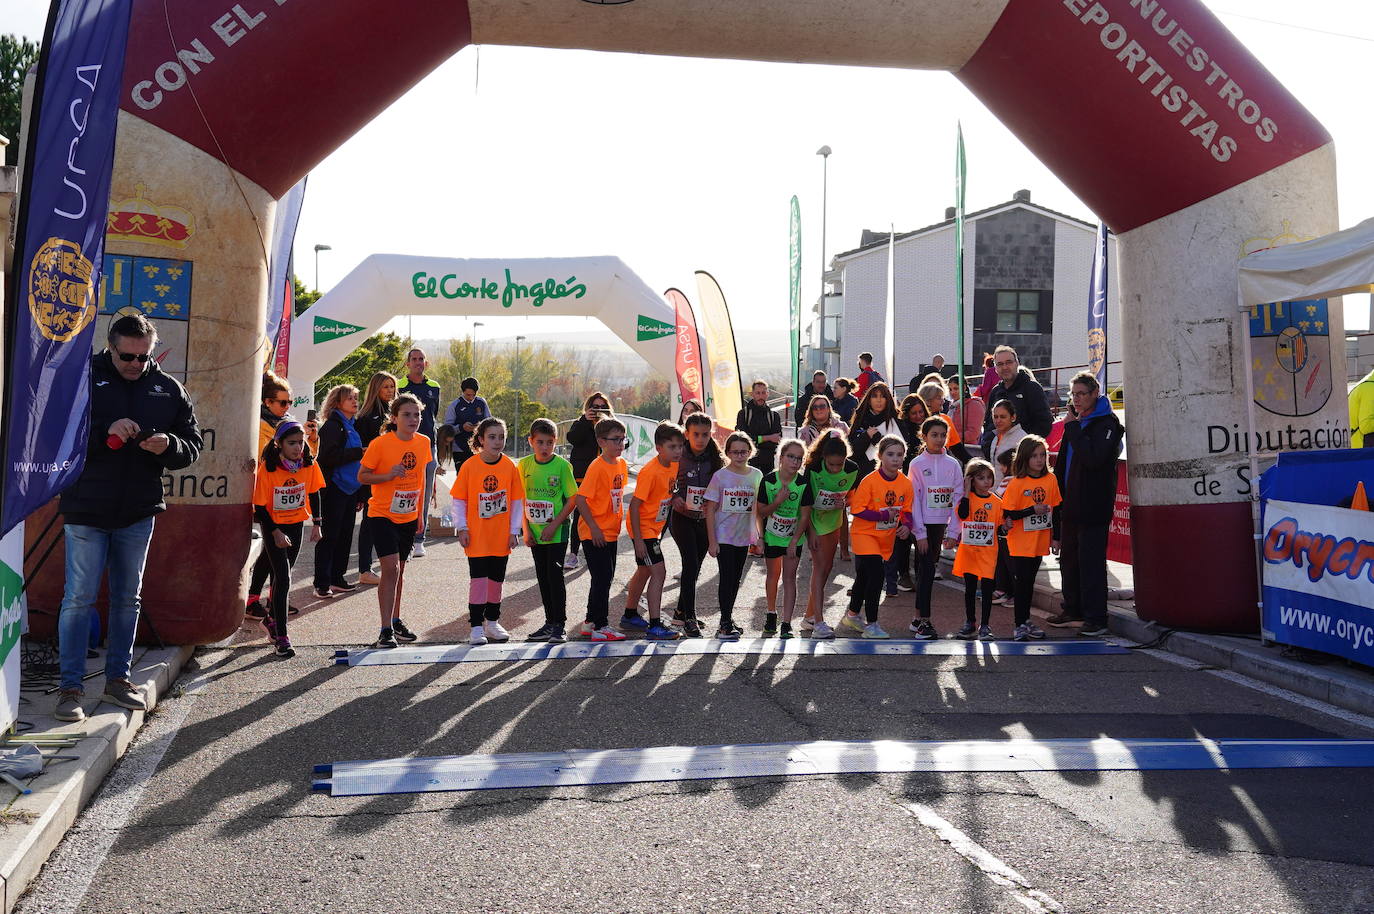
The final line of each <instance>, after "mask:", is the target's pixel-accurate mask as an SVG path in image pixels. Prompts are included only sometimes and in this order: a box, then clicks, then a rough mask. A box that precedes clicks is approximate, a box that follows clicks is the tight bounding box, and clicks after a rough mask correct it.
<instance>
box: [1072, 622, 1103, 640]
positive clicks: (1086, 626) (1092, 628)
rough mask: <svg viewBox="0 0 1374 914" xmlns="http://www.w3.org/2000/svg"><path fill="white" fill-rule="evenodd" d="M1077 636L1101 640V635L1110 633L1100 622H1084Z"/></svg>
mask: <svg viewBox="0 0 1374 914" xmlns="http://www.w3.org/2000/svg"><path fill="white" fill-rule="evenodd" d="M1078 634H1079V636H1080V637H1083V638H1101V637H1102V636H1103V635H1106V634H1110V631H1109V629H1108V628H1107V626H1106V625H1104V624H1103V623H1101V622H1084V623H1083V627H1082V628H1080V629H1079V630H1078Z"/></svg>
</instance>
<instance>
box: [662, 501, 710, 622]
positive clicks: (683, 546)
mask: <svg viewBox="0 0 1374 914" xmlns="http://www.w3.org/2000/svg"><path fill="white" fill-rule="evenodd" d="M671 530H672V532H673V541H674V542H675V543H677V551H678V555H680V556H681V557H682V579H681V581H680V583H679V586H678V591H677V611H678V613H679V614H681V616H682V617H683V618H684V619H690V618H694V617H695V616H696V614H697V577H698V576H699V575H700V574H701V563H702V562H703V561H705V559H706V546H707V542H706V521H705V520H697V519H693V518H690V517H688V516H687V515H685V514H682V513H681V512H679V511H674V512H673V517H672V522H671Z"/></svg>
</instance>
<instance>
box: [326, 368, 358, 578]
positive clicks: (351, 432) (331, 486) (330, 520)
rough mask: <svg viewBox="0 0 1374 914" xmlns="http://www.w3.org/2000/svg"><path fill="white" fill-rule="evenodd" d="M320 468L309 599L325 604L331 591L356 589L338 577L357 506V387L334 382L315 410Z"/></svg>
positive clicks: (344, 567) (345, 565)
mask: <svg viewBox="0 0 1374 914" xmlns="http://www.w3.org/2000/svg"><path fill="white" fill-rule="evenodd" d="M320 415H321V416H322V417H323V418H324V424H323V425H321V426H320V456H319V461H318V462H319V464H320V470H321V471H322V472H323V473H324V480H325V486H324V488H323V489H322V490H321V496H322V497H321V499H320V509H321V514H322V516H323V521H324V535H323V537H321V539H320V540H319V542H317V543H316V544H315V596H317V597H319V598H320V599H321V600H326V599H328V598H330V597H332V596H334V594H336V593H351V592H352V591H354V590H357V589H358V585H357V584H350V583H349V582H348V581H347V580H346V579H345V578H344V573H345V571H346V570H347V569H348V553H349V552H350V551H351V547H352V545H353V518H354V515H355V514H356V513H357V508H358V491H359V489H361V488H362V484H361V483H360V482H358V467H359V464H360V462H361V461H362V459H363V442H362V438H361V437H360V436H359V435H358V430H357V428H356V427H355V426H354V425H353V420H354V419H355V418H356V417H357V415H358V388H356V387H354V386H353V385H352V384H340V385H338V386H337V387H334V388H332V389H331V390H330V391H329V393H328V394H326V395H325V398H324V405H323V406H322V407H321V408H320Z"/></svg>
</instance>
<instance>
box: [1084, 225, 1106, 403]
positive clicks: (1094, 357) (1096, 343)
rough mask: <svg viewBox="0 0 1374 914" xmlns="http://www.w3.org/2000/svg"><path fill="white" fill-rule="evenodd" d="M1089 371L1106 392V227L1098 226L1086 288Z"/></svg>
mask: <svg viewBox="0 0 1374 914" xmlns="http://www.w3.org/2000/svg"><path fill="white" fill-rule="evenodd" d="M1088 370H1089V371H1091V372H1092V373H1093V374H1095V375H1097V383H1098V386H1099V387H1100V388H1101V389H1102V392H1103V393H1106V392H1107V226H1105V225H1103V224H1102V223H1101V222H1099V223H1098V224H1097V243H1096V244H1095V245H1094V246H1093V269H1092V279H1091V281H1090V283H1089V286H1088Z"/></svg>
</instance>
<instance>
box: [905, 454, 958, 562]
mask: <svg viewBox="0 0 1374 914" xmlns="http://www.w3.org/2000/svg"><path fill="white" fill-rule="evenodd" d="M906 475H907V478H908V479H910V480H911V488H912V490H913V498H912V500H911V536H912V538H913V539H918V540H923V539H925V538H926V524H948V523H949V522H950V518H952V517H953V516H954V508H955V507H956V506H957V505H958V504H959V499H961V498H963V497H964V470H963V468H962V467H961V466H959V461H957V460H955V459H954V458H953V457H951V456H950V455H949V454H939V455H936V454H930V453H926V452H924V451H923V452H921V454H920V455H918V456H917V457H916V459H915V460H913V461H911V466H910V468H909V469H908V470H907V474H906Z"/></svg>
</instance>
